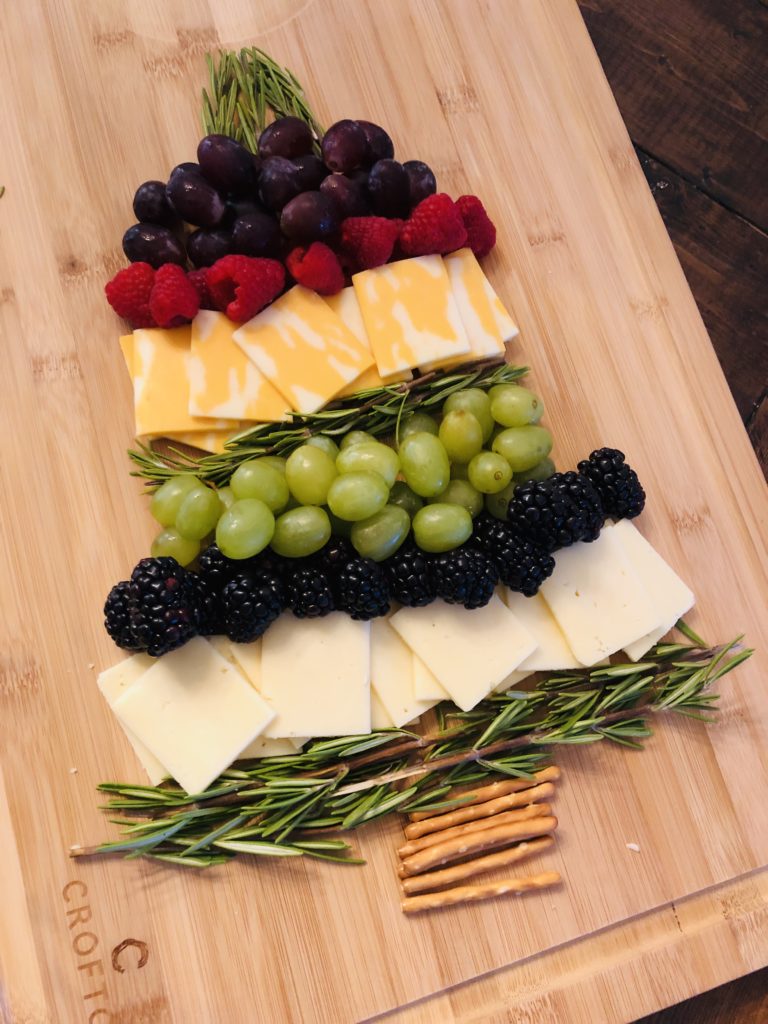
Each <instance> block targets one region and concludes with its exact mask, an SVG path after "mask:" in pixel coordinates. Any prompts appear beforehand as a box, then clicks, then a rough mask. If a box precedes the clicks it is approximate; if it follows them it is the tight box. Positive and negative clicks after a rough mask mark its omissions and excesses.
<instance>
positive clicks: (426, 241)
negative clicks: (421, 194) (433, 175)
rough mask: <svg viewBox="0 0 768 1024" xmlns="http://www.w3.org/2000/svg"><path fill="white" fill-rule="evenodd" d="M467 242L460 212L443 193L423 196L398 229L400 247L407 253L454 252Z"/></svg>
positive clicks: (410, 254) (415, 254) (411, 254)
mask: <svg viewBox="0 0 768 1024" xmlns="http://www.w3.org/2000/svg"><path fill="white" fill-rule="evenodd" d="M466 241H467V229H466V228H465V227H464V223H463V221H462V219H461V214H460V213H459V211H458V208H457V207H456V203H454V201H453V200H452V199H451V197H450V196H448V195H446V194H445V192H438V193H437V194H436V195H434V196H427V198H426V199H422V201H421V202H420V203H419V204H418V206H416V207H414V209H413V211H412V213H411V216H410V218H409V219H408V220H407V221H406V222H405V224H404V225H403V228H402V230H401V232H400V247H401V249H402V250H403V252H404V253H405V255H406V256H428V255H430V254H431V253H443V252H453V250H454V249H460V248H461V247H462V245H464V244H465V243H466Z"/></svg>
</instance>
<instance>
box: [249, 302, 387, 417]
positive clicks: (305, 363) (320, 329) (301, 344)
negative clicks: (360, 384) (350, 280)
mask: <svg viewBox="0 0 768 1024" xmlns="http://www.w3.org/2000/svg"><path fill="white" fill-rule="evenodd" d="M233 337H234V340H235V342H236V343H237V344H238V345H239V346H240V348H241V349H242V350H243V352H245V354H246V355H247V356H248V358H249V359H251V360H252V361H253V362H254V363H255V364H256V366H258V368H259V369H260V370H261V372H262V373H263V374H264V375H265V376H266V377H268V378H269V380H270V381H271V382H272V383H273V384H274V385H275V387H276V388H277V389H278V390H279V391H280V392H281V393H282V394H283V396H284V397H285V398H286V399H287V400H288V402H289V403H290V405H291V407H292V408H293V409H296V411H297V412H301V413H310V412H316V411H317V410H318V409H319V408H320V407H321V406H323V405H325V404H326V402H329V401H330V400H331V399H332V398H334V397H335V396H336V395H337V394H338V393H339V392H340V391H341V390H342V388H344V387H345V386H346V385H347V384H349V383H350V382H351V381H353V380H355V378H357V377H359V376H360V374H361V373H363V372H364V371H365V370H367V369H369V368H370V367H371V366H372V365H373V357H372V356H371V353H370V351H369V349H368V348H367V346H366V345H365V344H364V342H362V341H360V339H359V338H356V337H355V335H354V334H353V333H352V331H350V329H349V328H348V327H347V326H346V325H345V323H344V321H343V320H342V319H341V317H340V316H338V315H337V314H336V313H334V311H333V310H332V309H331V308H330V306H329V305H328V304H327V303H326V302H324V301H323V299H322V298H321V297H320V296H319V295H318V294H317V293H316V292H312V291H309V289H307V288H302V287H301V285H296V286H295V287H294V288H291V290H290V291H288V292H286V293H285V295H281V296H280V298H279V299H277V301H276V302H273V303H272V305H271V306H268V307H267V308H266V309H264V310H262V311H261V313H258V314H257V315H256V316H255V317H254V318H253V319H252V320H249V321H248V323H247V324H243V326H242V327H240V328H239V330H237V331H235V333H234V335H233Z"/></svg>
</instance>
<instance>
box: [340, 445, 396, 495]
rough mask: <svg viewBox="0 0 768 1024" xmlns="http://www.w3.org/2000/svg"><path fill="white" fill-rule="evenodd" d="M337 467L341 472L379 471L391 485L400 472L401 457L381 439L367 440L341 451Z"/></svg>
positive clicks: (388, 485) (389, 485)
mask: <svg viewBox="0 0 768 1024" xmlns="http://www.w3.org/2000/svg"><path fill="white" fill-rule="evenodd" d="M336 469H337V470H338V471H339V473H358V472H363V473H368V472H370V473H378V474H379V476H380V477H382V479H383V480H384V482H385V483H386V485H387V487H391V486H392V484H394V482H395V480H396V479H397V474H398V473H399V472H400V459H399V457H398V454H397V452H395V451H392V449H391V448H388V447H387V446H386V445H385V444H381V442H380V441H373V442H368V441H366V442H361V443H360V444H354V445H352V447H351V448H345V449H344V451H343V452H340V453H339V457H338V458H337V459H336Z"/></svg>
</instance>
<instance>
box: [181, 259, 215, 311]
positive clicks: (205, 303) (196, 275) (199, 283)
mask: <svg viewBox="0 0 768 1024" xmlns="http://www.w3.org/2000/svg"><path fill="white" fill-rule="evenodd" d="M207 272H208V268H207V267H200V268H199V269H198V270H190V271H189V272H188V273H187V279H188V280H189V283H190V284H191V285H192V287H193V288H194V289H195V291H196V292H197V297H198V299H199V300H200V309H216V306H215V304H214V301H213V296H212V295H211V293H210V291H209V289H208V281H207V279H206V274H207Z"/></svg>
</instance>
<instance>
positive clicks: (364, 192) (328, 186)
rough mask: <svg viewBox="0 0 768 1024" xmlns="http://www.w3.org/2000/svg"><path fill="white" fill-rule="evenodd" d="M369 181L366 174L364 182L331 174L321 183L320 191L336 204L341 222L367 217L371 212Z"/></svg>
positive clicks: (354, 172) (363, 178)
mask: <svg viewBox="0 0 768 1024" xmlns="http://www.w3.org/2000/svg"><path fill="white" fill-rule="evenodd" d="M352 173H353V174H356V173H357V172H356V171H353V172H352ZM367 180H368V175H367V174H366V173H365V172H363V175H362V180H359V179H358V180H357V181H355V180H353V178H352V177H350V176H347V175H346V174H329V175H328V177H327V178H325V179H324V180H323V182H322V183H321V185H320V191H321V192H322V193H323V195H326V196H328V198H329V199H331V200H332V201H333V202H334V203H335V205H336V209H337V211H338V214H339V217H340V218H341V220H345V219H346V218H347V217H365V216H366V215H367V214H369V213H370V212H371V204H370V202H369V200H368V189H367V187H366V182H367Z"/></svg>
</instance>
